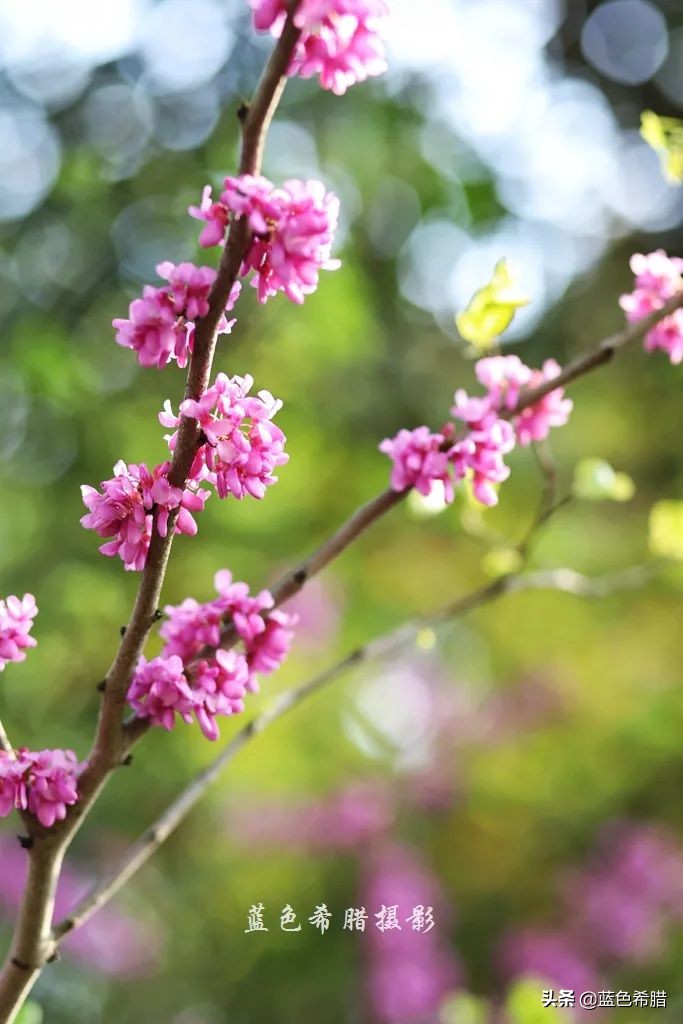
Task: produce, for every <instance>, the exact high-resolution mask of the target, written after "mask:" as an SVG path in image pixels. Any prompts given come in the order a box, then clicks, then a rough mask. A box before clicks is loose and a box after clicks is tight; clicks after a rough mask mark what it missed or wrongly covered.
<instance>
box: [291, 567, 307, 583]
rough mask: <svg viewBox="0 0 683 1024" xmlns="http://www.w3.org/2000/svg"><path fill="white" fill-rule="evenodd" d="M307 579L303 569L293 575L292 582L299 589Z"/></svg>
mask: <svg viewBox="0 0 683 1024" xmlns="http://www.w3.org/2000/svg"><path fill="white" fill-rule="evenodd" d="M307 579H308V573H307V571H306V570H305V569H297V571H296V572H295V573H294V582H295V583H296V584H297V585H298V586H300V587H302V586H303V585H304V583H305V582H306V580H307Z"/></svg>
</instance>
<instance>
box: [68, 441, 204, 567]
mask: <svg viewBox="0 0 683 1024" xmlns="http://www.w3.org/2000/svg"><path fill="white" fill-rule="evenodd" d="M169 468H170V463H169V462H163V463H162V464H161V465H160V466H156V467H155V468H154V469H153V470H151V471H150V470H149V469H148V468H147V466H145V464H144V463H140V465H135V464H130V465H126V463H125V462H123V461H119V462H117V463H116V465H115V466H114V476H113V477H112V479H111V480H103V481H102V484H101V485H100V486H101V487H102V491H101V492H100V491H98V490H96V489H95V488H94V487H89V486H88V485H87V484H83V486H82V487H81V494H82V495H83V503H84V504H85V506H86V508H87V509H88V510H89V511H88V512H87V513H86V515H84V516H83V517H82V518H81V525H82V526H84V527H85V528H86V529H88V530H95V532H96V533H98V534H99V535H100V537H111V538H112V539H111V540H109V541H107V543H106V544H103V545H102V546H101V547H100V551H101V552H102V554H103V555H109V556H114V555H119V557H120V558H121V560H122V561H123V564H124V566H125V568H126V569H131V570H136V571H138V572H140V571H141V570H142V569H144V567H145V561H146V559H147V551H148V549H149V544H150V539H151V536H152V522H153V511H154V510H155V509H156V514H157V529H158V530H159V533H160V535H161V536H162V537H165V536H166V532H167V530H168V517H169V513H170V512H171V511H172V510H175V509H178V515H177V519H176V524H175V532H176V533H186V534H189V535H191V536H194V534H195V533H196V532H197V524H196V522H195V520H194V518H193V516H192V513H193V512H201V511H202V510H203V508H204V504H205V502H206V500H207V498H208V497H209V495H210V491H207V490H202V489H201V488H199V487H198V486H197V484H196V483H194V482H192V481H191V482H190V483H189V484H188V486H187V487H186V488H185V489H184V490H183V489H181V488H180V487H173V486H171V484H170V483H169V481H168V471H169Z"/></svg>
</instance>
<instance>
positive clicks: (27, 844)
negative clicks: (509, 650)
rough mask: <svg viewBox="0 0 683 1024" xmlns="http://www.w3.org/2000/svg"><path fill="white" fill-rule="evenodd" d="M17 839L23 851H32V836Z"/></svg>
mask: <svg viewBox="0 0 683 1024" xmlns="http://www.w3.org/2000/svg"><path fill="white" fill-rule="evenodd" d="M17 839H18V840H19V846H20V847H21V848H22V850H30V849H31V847H32V846H33V838H32V837H31V836H17Z"/></svg>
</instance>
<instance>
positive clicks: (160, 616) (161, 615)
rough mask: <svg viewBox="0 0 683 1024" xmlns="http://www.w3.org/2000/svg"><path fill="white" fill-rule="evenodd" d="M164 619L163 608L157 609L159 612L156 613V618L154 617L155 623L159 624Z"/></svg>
mask: <svg viewBox="0 0 683 1024" xmlns="http://www.w3.org/2000/svg"><path fill="white" fill-rule="evenodd" d="M163 617H164V613H163V612H162V610H161V608H157V610H156V611H155V613H154V616H153V618H154V621H155V622H159V620H160V619H163Z"/></svg>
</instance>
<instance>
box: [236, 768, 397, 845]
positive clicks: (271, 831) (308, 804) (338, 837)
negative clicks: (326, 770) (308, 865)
mask: <svg viewBox="0 0 683 1024" xmlns="http://www.w3.org/2000/svg"><path fill="white" fill-rule="evenodd" d="M395 803H396V800H395V797H394V795H393V794H392V792H391V789H390V787H389V786H386V785H383V784H382V783H381V782H361V783H357V784H351V785H349V786H347V787H346V788H344V789H342V790H339V791H338V792H337V793H333V794H332V795H331V796H326V797H322V798H320V799H318V800H316V799H310V798H309V799H306V800H301V801H298V802H294V801H291V802H288V803H286V802H284V801H283V800H281V799H280V800H273V801H272V803H271V802H266V801H262V802H260V803H257V804H253V803H252V804H250V806H249V807H243V806H239V807H236V808H234V809H231V810H230V811H229V812H228V831H229V833H230V835H231V836H235V837H237V838H238V839H239V841H240V842H241V843H244V844H245V845H247V846H249V847H250V849H253V846H254V845H256V846H259V845H260V846H263V847H266V848H267V849H268V848H277V847H286V848H288V849H291V850H301V851H315V852H320V851H325V850H326V851H331V852H338V851H352V850H356V849H357V848H358V847H360V846H363V845H364V844H366V843H369V842H371V841H372V840H375V839H377V838H378V837H381V836H383V835H385V834H386V833H387V832H388V831H389V829H390V828H391V826H392V825H393V823H394V819H395V815H396V806H395Z"/></svg>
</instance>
